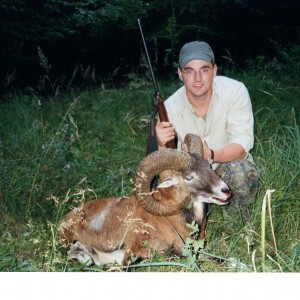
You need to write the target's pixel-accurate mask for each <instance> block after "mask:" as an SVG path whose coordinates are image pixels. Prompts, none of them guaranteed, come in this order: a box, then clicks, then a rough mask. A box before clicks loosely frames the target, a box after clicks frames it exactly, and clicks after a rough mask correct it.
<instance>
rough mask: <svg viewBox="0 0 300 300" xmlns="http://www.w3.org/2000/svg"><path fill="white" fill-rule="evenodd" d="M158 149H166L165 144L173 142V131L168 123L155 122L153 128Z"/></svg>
mask: <svg viewBox="0 0 300 300" xmlns="http://www.w3.org/2000/svg"><path fill="white" fill-rule="evenodd" d="M155 132H156V137H157V145H158V149H162V148H165V147H166V143H167V142H169V141H171V140H173V139H174V138H175V136H176V133H175V129H174V127H173V126H172V124H171V123H170V122H160V121H159V120H158V121H157V124H156V126H155Z"/></svg>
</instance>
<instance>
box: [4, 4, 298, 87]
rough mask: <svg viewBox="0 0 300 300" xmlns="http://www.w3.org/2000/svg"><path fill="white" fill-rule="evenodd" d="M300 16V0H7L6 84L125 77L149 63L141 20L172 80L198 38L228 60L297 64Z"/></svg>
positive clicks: (159, 65)
mask: <svg viewBox="0 0 300 300" xmlns="http://www.w3.org/2000/svg"><path fill="white" fill-rule="evenodd" d="M299 14H300V1H297V0H284V1H283V0H256V1H253V0H191V1H179V0H153V1H142V0H110V1H104V0H86V1H83V0H81V1H79V0H73V1H70V0H67V1H63V0H46V1H44V0H1V2H0V15H1V18H0V43H1V48H0V65H1V69H0V82H1V90H4V91H5V90H7V89H11V88H12V87H13V88H14V89H15V88H18V89H20V88H22V89H25V88H33V87H35V86H36V85H37V84H38V82H39V81H40V79H41V76H43V75H47V76H49V78H51V82H52V84H53V83H54V80H58V78H59V81H60V84H61V85H62V86H63V84H64V82H65V84H67V82H70V80H72V84H76V85H84V84H85V81H87V82H88V83H89V84H90V83H91V81H93V82H94V83H97V84H98V83H100V82H102V83H103V82H105V83H108V81H109V82H110V83H113V84H118V83H120V82H124V80H125V79H126V75H128V74H129V73H131V72H137V71H138V68H139V67H140V66H142V65H143V64H142V56H143V53H144V50H143V48H142V42H141V37H140V33H139V29H138V24H137V19H138V18H140V19H141V21H142V25H143V30H144V35H145V38H146V40H147V43H148V48H149V52H150V55H151V57H152V60H153V64H154V67H155V68H156V72H157V74H158V75H159V76H161V77H163V76H164V77H165V78H166V79H168V78H170V77H169V76H170V75H169V73H170V72H171V74H174V73H175V72H174V67H176V66H177V65H176V64H177V57H178V52H179V49H180V48H181V46H182V45H183V44H184V43H185V42H188V41H191V40H205V41H207V42H208V43H209V44H211V46H212V47H213V49H214V51H215V54H216V58H217V62H218V64H219V65H222V66H227V67H228V66H230V67H232V68H238V69H241V68H246V67H247V68H249V67H251V66H252V67H253V68H255V67H266V66H268V67H270V68H274V69H276V60H280V63H281V68H282V65H285V64H286V65H287V66H288V67H291V65H294V66H295V63H298V60H299V57H300V18H299ZM275 58H276V59H275ZM274 59H275V60H274ZM270 61H271V62H272V63H271V64H270ZM266 62H269V63H268V65H267V64H266ZM298 66H299V64H298ZM79 71H80V72H79ZM167 76H168V77H167ZM49 81H50V80H49Z"/></svg>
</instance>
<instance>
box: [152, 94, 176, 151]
mask: <svg viewBox="0 0 300 300" xmlns="http://www.w3.org/2000/svg"><path fill="white" fill-rule="evenodd" d="M154 102H157V103H158V104H157V105H158V116H159V120H160V122H169V118H168V113H167V110H166V107H165V104H164V101H163V99H162V97H161V94H160V93H159V92H157V93H155V95H154ZM166 147H167V148H172V149H176V143H175V140H174V139H173V140H171V141H169V142H167V143H166Z"/></svg>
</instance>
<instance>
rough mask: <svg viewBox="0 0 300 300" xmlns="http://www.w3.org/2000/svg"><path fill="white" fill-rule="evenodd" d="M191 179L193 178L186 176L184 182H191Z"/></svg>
mask: <svg viewBox="0 0 300 300" xmlns="http://www.w3.org/2000/svg"><path fill="white" fill-rule="evenodd" d="M193 178H194V176H192V175H188V176H186V177H185V180H187V181H191V180H192V179H193Z"/></svg>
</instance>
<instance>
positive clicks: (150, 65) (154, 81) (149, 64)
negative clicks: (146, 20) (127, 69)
mask: <svg viewBox="0 0 300 300" xmlns="http://www.w3.org/2000/svg"><path fill="white" fill-rule="evenodd" d="M138 24H139V28H140V32H141V36H142V40H143V44H144V48H145V52H146V57H147V61H148V66H149V69H150V72H151V76H152V81H153V85H154V89H155V92H156V93H159V90H158V86H157V82H156V80H155V76H154V73H153V68H152V64H151V60H150V56H149V53H148V49H147V45H146V41H145V38H144V34H143V29H142V25H141V20H140V19H138Z"/></svg>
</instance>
